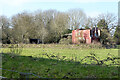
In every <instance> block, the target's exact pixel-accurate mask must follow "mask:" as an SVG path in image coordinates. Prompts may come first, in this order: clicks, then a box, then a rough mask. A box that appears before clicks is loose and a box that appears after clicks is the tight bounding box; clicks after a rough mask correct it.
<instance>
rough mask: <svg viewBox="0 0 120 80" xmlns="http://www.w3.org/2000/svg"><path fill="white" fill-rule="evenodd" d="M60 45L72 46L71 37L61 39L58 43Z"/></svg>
mask: <svg viewBox="0 0 120 80" xmlns="http://www.w3.org/2000/svg"><path fill="white" fill-rule="evenodd" d="M59 43H60V44H72V37H71V36H68V38H62V39H61V40H60V41H59Z"/></svg>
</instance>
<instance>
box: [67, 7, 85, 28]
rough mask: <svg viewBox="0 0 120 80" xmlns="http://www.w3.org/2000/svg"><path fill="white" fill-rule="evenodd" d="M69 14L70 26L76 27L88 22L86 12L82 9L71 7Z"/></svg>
mask: <svg viewBox="0 0 120 80" xmlns="http://www.w3.org/2000/svg"><path fill="white" fill-rule="evenodd" d="M68 14H69V19H70V20H69V21H70V22H69V25H70V28H72V29H76V28H79V26H83V25H84V24H85V23H86V20H87V17H86V14H85V13H84V12H83V11H82V10H81V9H70V10H69V11H68Z"/></svg>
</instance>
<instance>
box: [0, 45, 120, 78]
mask: <svg viewBox="0 0 120 80" xmlns="http://www.w3.org/2000/svg"><path fill="white" fill-rule="evenodd" d="M70 46H71V45H64V47H62V46H61V45H54V46H53V45H52V46H48V45H47V46H45V45H44V47H43V46H42V47H38V48H33V47H32V48H23V50H22V53H20V54H11V53H9V52H10V51H9V50H10V49H9V48H3V49H2V51H3V53H4V54H2V56H3V57H2V59H3V60H2V64H3V65H2V68H4V69H8V70H16V71H19V72H26V73H34V74H36V75H39V76H41V77H43V78H63V77H64V78H65V77H66V78H67V77H68V78H118V67H119V66H114V65H113V66H106V65H91V64H89V65H85V64H80V63H78V62H79V61H80V60H81V59H82V58H84V57H85V56H88V55H90V53H94V54H95V55H96V56H97V59H98V60H102V59H106V58H107V56H108V53H110V54H111V55H112V57H113V56H115V57H118V49H97V48H94V49H92V48H91V49H90V48H88V49H86V48H79V47H77V48H71V47H70ZM45 53H47V54H48V55H49V56H51V55H54V56H57V58H54V57H50V58H49V57H47V56H46V55H43V54H45ZM63 56H66V57H65V59H62V57H63ZM98 57H99V58H98ZM72 59H73V60H72ZM87 62H88V61H87ZM108 64H111V62H108ZM3 76H4V77H8V78H19V77H20V75H19V73H16V72H10V71H6V70H3ZM30 77H33V78H34V77H35V76H33V75H31V76H30Z"/></svg>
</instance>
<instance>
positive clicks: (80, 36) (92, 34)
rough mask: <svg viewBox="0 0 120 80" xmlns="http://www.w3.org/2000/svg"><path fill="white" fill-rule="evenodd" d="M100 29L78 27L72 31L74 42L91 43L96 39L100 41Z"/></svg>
mask: <svg viewBox="0 0 120 80" xmlns="http://www.w3.org/2000/svg"><path fill="white" fill-rule="evenodd" d="M99 37H100V30H99V29H98V28H96V27H95V28H92V29H77V30H73V31H72V43H74V44H78V43H81V42H83V43H87V44H90V43H92V42H94V41H96V42H99V41H100V38H99Z"/></svg>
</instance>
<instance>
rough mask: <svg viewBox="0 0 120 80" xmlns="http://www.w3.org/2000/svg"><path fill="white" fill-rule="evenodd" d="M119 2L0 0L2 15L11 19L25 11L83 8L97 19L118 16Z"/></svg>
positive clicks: (114, 0)
mask: <svg viewBox="0 0 120 80" xmlns="http://www.w3.org/2000/svg"><path fill="white" fill-rule="evenodd" d="M118 1H119V0H0V15H5V16H7V17H11V16H13V15H15V14H17V13H21V12H23V11H28V12H34V11H37V10H39V9H40V10H48V9H56V10H58V11H67V10H69V9H72V8H81V9H82V10H83V11H84V12H85V13H86V14H87V16H91V17H95V16H97V15H98V14H100V13H107V12H109V13H113V14H115V15H116V16H117V14H118Z"/></svg>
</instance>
